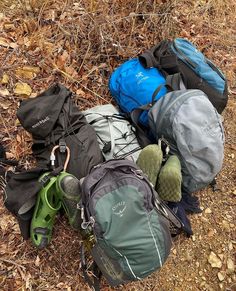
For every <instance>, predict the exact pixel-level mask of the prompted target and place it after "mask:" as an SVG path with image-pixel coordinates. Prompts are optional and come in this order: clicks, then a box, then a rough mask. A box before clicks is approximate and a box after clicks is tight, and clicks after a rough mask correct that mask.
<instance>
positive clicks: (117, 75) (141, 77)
mask: <svg viewBox="0 0 236 291" xmlns="http://www.w3.org/2000/svg"><path fill="white" fill-rule="evenodd" d="M161 84H165V78H164V77H163V76H162V74H161V73H160V72H159V71H158V69H156V68H149V69H145V68H144V67H143V66H142V65H141V64H140V62H139V60H138V58H135V59H131V60H128V61H126V62H125V63H123V64H122V65H121V66H119V67H118V68H117V69H116V70H115V71H114V72H113V73H112V75H111V78H110V80H109V89H110V92H111V95H112V96H113V97H114V99H115V100H116V102H117V103H118V105H119V107H120V109H121V110H122V111H124V112H126V113H129V112H131V111H132V110H133V109H135V108H138V107H140V106H142V105H146V104H148V103H151V102H152V95H153V93H154V91H155V90H156V89H157V87H158V86H159V85H161ZM165 93H166V88H165V86H163V87H162V88H161V90H160V91H159V93H158V94H157V96H156V97H155V100H158V99H160V98H161V97H162V96H163V95H165ZM139 121H140V122H141V123H142V124H143V125H145V126H147V127H148V111H145V112H143V113H142V114H141V116H140V119H139Z"/></svg>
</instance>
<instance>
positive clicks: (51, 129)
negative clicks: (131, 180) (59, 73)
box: [17, 84, 103, 179]
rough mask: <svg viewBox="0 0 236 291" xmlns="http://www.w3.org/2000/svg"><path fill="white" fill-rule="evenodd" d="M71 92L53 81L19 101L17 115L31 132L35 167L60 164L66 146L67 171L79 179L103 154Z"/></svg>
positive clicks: (100, 159) (100, 160) (62, 161)
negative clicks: (51, 84) (34, 94)
mask: <svg viewBox="0 0 236 291" xmlns="http://www.w3.org/2000/svg"><path fill="white" fill-rule="evenodd" d="M71 95H72V93H71V92H70V91H69V90H68V89H67V88H65V87H64V86H62V85H60V84H56V85H54V86H52V87H51V88H49V89H48V90H46V91H45V92H43V93H42V94H40V95H39V96H37V97H35V98H33V99H28V100H23V101H22V102H21V104H20V107H19V109H18V110H17V117H18V119H19V121H20V123H21V125H22V126H23V127H24V129H26V130H27V131H28V132H29V133H31V134H32V137H33V145H32V151H33V155H34V157H35V158H36V161H37V165H38V167H44V168H50V163H51V164H52V165H53V164H55V166H62V165H64V162H65V158H66V151H67V148H69V151H70V159H69V163H68V166H67V172H68V173H71V174H73V175H74V176H76V177H77V178H79V179H80V178H82V177H84V176H86V175H87V174H88V173H89V172H90V170H91V168H92V167H93V166H95V165H97V164H99V163H101V162H102V161H103V157H102V154H101V151H100V148H99V145H98V142H97V138H96V133H95V131H94V129H93V127H92V126H91V125H89V124H88V123H87V121H86V118H85V117H84V115H83V114H82V112H81V111H79V110H78V108H77V107H76V106H75V104H74V103H73V101H72V99H71ZM55 146H58V149H57V150H56V151H55V157H54V155H51V153H52V149H53V148H54V147H55ZM66 147H67V148H66ZM57 164H58V165H57Z"/></svg>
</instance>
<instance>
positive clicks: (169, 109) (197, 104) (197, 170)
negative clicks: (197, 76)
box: [149, 90, 224, 192]
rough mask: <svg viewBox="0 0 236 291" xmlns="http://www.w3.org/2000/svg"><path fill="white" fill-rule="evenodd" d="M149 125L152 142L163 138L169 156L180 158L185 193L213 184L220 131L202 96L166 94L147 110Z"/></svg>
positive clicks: (220, 150) (220, 149)
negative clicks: (154, 138)
mask: <svg viewBox="0 0 236 291" xmlns="http://www.w3.org/2000/svg"><path fill="white" fill-rule="evenodd" d="M149 125H150V127H151V130H152V133H153V134H154V135H155V137H156V139H157V140H158V139H159V138H161V137H164V138H165V139H166V140H167V141H168V143H169V145H170V150H171V153H173V154H176V155H178V157H179V158H180V161H181V167H182V174H183V189H184V190H185V191H187V192H194V191H197V190H200V189H202V188H204V187H206V186H207V185H209V184H210V183H211V182H212V181H213V179H214V178H215V176H216V175H217V174H218V173H219V171H220V170H221V167H222V163H223V158H224V130H223V126H222V122H221V117H220V115H219V114H218V113H217V111H216V109H215V108H214V107H213V105H212V104H211V102H210V101H209V99H208V98H207V96H206V95H205V93H203V92H202V91H200V90H178V91H173V92H169V93H167V94H166V95H165V96H164V97H163V98H161V99H160V100H158V101H157V102H156V103H155V105H154V106H153V107H152V108H151V109H150V111H149Z"/></svg>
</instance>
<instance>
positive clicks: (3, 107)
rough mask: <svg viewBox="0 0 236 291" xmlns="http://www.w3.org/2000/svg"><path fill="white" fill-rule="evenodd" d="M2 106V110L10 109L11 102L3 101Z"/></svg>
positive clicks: (0, 104) (0, 103)
mask: <svg viewBox="0 0 236 291" xmlns="http://www.w3.org/2000/svg"><path fill="white" fill-rule="evenodd" d="M0 106H1V107H2V109H8V108H9V107H10V106H11V102H10V101H8V100H1V102H0Z"/></svg>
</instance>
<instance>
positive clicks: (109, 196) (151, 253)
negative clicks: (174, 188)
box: [81, 159, 182, 286]
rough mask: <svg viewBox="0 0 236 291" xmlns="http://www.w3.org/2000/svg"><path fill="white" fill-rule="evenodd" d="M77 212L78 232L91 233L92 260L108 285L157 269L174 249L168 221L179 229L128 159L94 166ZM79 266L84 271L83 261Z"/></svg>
mask: <svg viewBox="0 0 236 291" xmlns="http://www.w3.org/2000/svg"><path fill="white" fill-rule="evenodd" d="M81 213H82V219H83V221H82V224H81V226H82V229H84V231H87V232H88V231H89V230H90V232H91V233H92V235H91V236H90V241H93V246H92V250H91V254H92V257H93V259H94V261H95V263H96V265H97V267H98V268H99V270H101V271H102V274H103V275H104V277H105V278H106V279H107V280H108V282H109V284H110V285H112V286H116V285H118V284H123V283H127V282H129V281H135V280H141V279H143V278H145V277H146V276H148V275H150V274H151V273H153V272H154V271H156V270H158V269H159V268H161V267H162V266H163V264H164V262H165V261H166V259H167V257H168V255H169V253H170V249H171V245H172V240H171V234H170V229H169V225H170V223H169V222H171V223H172V225H174V226H175V227H176V228H178V229H181V227H182V224H181V223H180V221H179V220H178V219H177V218H176V217H175V215H174V214H173V213H172V212H171V211H170V209H169V208H168V207H167V206H166V205H165V204H164V203H163V202H161V201H160V199H159V198H158V195H157V193H156V192H155V190H154V189H153V188H152V186H151V184H150V183H149V182H148V179H147V178H146V177H145V175H144V174H143V173H142V171H141V170H140V169H139V168H138V167H137V165H136V164H135V163H133V162H132V161H129V160H126V159H122V160H120V159H116V160H110V161H107V162H105V163H102V164H100V165H98V166H95V167H94V169H93V170H92V171H91V173H90V174H89V175H88V176H87V177H85V179H84V180H83V182H82V202H81ZM82 267H83V270H86V269H87V268H86V265H85V264H84V263H83V260H82ZM85 278H86V275H85ZM87 281H88V282H89V280H87Z"/></svg>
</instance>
